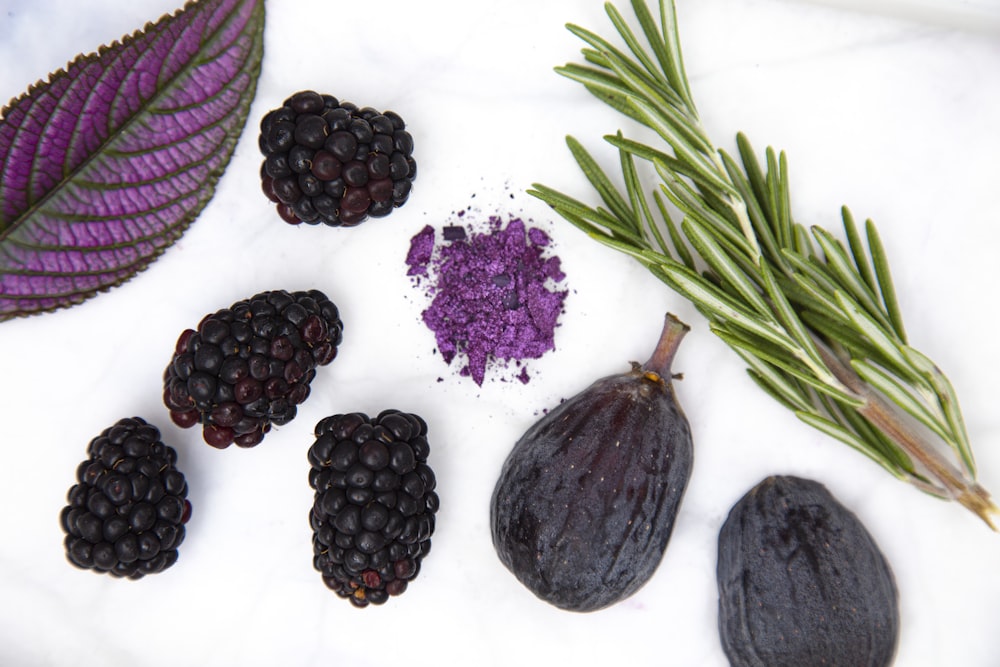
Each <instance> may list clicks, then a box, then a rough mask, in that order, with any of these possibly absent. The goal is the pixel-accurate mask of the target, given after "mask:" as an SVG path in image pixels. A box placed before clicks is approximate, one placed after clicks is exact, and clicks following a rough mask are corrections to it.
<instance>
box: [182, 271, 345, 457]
mask: <svg viewBox="0 0 1000 667" xmlns="http://www.w3.org/2000/svg"><path fill="white" fill-rule="evenodd" d="M342 333H343V323H342V322H341V321H340V314H339V312H338V310H337V307H336V306H335V305H334V304H333V302H332V301H330V299H328V298H327V296H326V295H325V294H323V293H322V292H320V291H319V290H310V291H308V292H286V291H285V290H276V291H271V292H261V293H260V294H257V295H256V296H253V297H251V298H250V299H245V300H243V301H237V302H236V303H234V304H233V305H232V306H230V307H229V308H224V309H222V310H219V311H218V312H216V313H213V314H211V315H206V316H205V317H204V318H203V319H202V321H201V323H200V324H199V325H198V328H197V330H195V329H188V330H186V331H184V332H183V333H182V334H181V335H180V338H179V339H178V340H177V345H176V347H175V349H174V355H173V357H172V358H171V360H170V364H169V365H168V366H167V368H166V370H165V371H164V373H163V402H164V404H165V405H166V406H167V409H168V410H169V411H170V417H171V419H172V420H173V421H174V423H175V424H177V425H178V426H181V427H183V428H188V427H191V426H194V425H195V424H201V425H202V436H203V437H204V439H205V442H207V443H208V444H210V445H212V446H213V447H219V448H225V447H228V446H229V445H231V444H233V443H235V444H236V445H238V446H240V447H253V446H255V445H257V444H259V443H260V442H261V440H263V438H264V434H265V433H267V432H268V431H269V430H270V429H271V425H272V424H277V425H279V426H280V425H282V424H287V423H288V422H289V421H291V420H292V419H293V418H294V417H295V414H296V412H297V406H298V405H299V404H300V403H302V402H303V401H304V400H305V399H306V398H307V397H308V396H309V384H310V383H311V382H312V380H313V378H314V377H315V375H316V368H317V367H319V366H325V365H326V364H328V363H330V362H331V361H333V359H334V357H335V356H336V354H337V346H338V345H340V342H341V336H342Z"/></svg>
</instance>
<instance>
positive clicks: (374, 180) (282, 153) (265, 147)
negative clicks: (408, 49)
mask: <svg viewBox="0 0 1000 667" xmlns="http://www.w3.org/2000/svg"><path fill="white" fill-rule="evenodd" d="M258 145H259V147H260V151H261V154H262V155H263V156H264V158H265V159H264V164H263V166H262V168H261V189H262V190H263V192H264V194H265V195H266V196H267V197H268V199H270V200H271V201H272V202H273V203H274V205H275V207H276V208H277V210H278V214H279V215H280V216H281V218H282V219H283V220H285V222H288V223H290V224H300V223H303V222H305V223H307V224H314V225H315V224H320V223H323V224H326V225H329V226H331V227H350V226H353V225H357V224H360V223H361V222H363V221H364V220H365V219H367V218H368V217H383V216H385V215H387V214H388V213H390V212H391V211H392V210H393V209H394V208H397V207H399V206H402V205H403V204H404V203H406V201H407V199H408V198H409V196H410V190H411V185H412V183H413V180H414V179H415V178H416V176H417V163H416V162H415V161H414V159H413V137H412V136H411V135H410V133H409V132H407V131H406V123H404V122H403V119H402V118H401V117H400V116H399V114H397V113H395V112H392V111H385V112H379V111H377V110H375V109H373V108H371V107H364V108H358V106H357V105H355V104H351V103H350V102H340V101H338V100H337V99H336V98H334V97H333V96H331V95H320V94H319V93H316V92H314V91H311V90H304V91H300V92H297V93H295V94H294V95H292V96H291V97H289V98H288V99H287V100H285V101H284V103H283V104H282V106H280V107H278V108H277V109H273V110H271V111H269V112H268V113H267V114H265V115H264V117H263V119H261V123H260V136H259V137H258ZM318 199H322V201H317V200H318ZM331 200H332V201H331Z"/></svg>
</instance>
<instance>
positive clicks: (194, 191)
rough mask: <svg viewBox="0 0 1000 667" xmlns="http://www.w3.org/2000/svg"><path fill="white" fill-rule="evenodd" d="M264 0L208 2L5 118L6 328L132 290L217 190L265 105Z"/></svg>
mask: <svg viewBox="0 0 1000 667" xmlns="http://www.w3.org/2000/svg"><path fill="white" fill-rule="evenodd" d="M263 31H264V0H194V1H192V2H189V3H188V4H187V5H185V7H184V8H183V9H182V10H180V11H178V12H177V13H175V14H173V15H170V16H164V17H163V18H161V19H160V20H159V21H158V22H157V23H155V24H147V25H146V27H145V28H143V29H142V30H140V31H137V32H135V33H134V34H132V35H130V36H128V37H125V38H123V39H122V40H121V42H116V43H114V44H112V45H111V46H108V47H101V48H100V49H99V51H98V52H97V53H93V54H90V55H87V56H79V57H77V58H76V60H74V61H73V62H72V63H70V64H69V65H68V66H67V67H66V69H65V70H60V71H58V72H55V73H53V74H51V75H50V76H49V80H48V81H47V82H45V83H42V82H39V83H37V84H35V85H34V86H32V87H30V88H29V89H28V91H27V92H26V93H24V94H23V95H21V96H20V97H18V98H16V99H14V100H12V101H11V102H10V104H9V105H8V106H7V107H5V108H4V109H3V110H2V111H0V321H3V320H6V319H10V318H13V317H17V316H21V315H29V314H32V313H38V312H43V311H48V310H53V309H56V308H60V307H64V306H70V305H73V304H75V303H79V302H80V301H83V300H84V299H87V298H89V297H92V296H94V295H95V294H97V293H98V292H100V291H104V290H107V289H109V288H110V287H113V286H115V285H118V284H120V283H122V282H124V281H125V280H128V279H129V278H131V277H132V276H133V275H135V274H136V273H137V272H138V271H141V270H143V269H145V268H146V267H147V266H148V265H149V264H150V263H151V262H152V261H153V260H154V259H155V258H156V257H157V256H158V255H159V254H160V253H162V252H163V251H164V250H166V248H167V247H169V246H170V245H171V244H172V243H173V242H174V241H176V240H177V239H178V238H179V237H180V235H181V234H182V233H183V232H184V230H185V229H186V228H187V227H188V225H189V224H190V223H191V222H192V221H193V220H194V219H195V218H196V217H197V216H198V214H199V213H200V212H201V210H202V209H203V208H204V207H205V205H206V204H207V203H208V201H209V200H210V199H211V198H212V195H213V194H214V193H215V185H216V183H217V182H218V180H219V178H220V177H221V176H222V173H223V171H224V170H225V168H226V165H227V164H228V163H229V159H230V158H231V157H232V154H233V149H234V148H235V146H236V142H237V140H238V138H239V135H240V133H241V132H242V130H243V126H244V125H245V123H246V119H247V114H248V112H249V109H250V103H251V101H252V100H253V96H254V93H255V91H256V86H257V77H258V75H259V74H260V64H261V57H262V55H263Z"/></svg>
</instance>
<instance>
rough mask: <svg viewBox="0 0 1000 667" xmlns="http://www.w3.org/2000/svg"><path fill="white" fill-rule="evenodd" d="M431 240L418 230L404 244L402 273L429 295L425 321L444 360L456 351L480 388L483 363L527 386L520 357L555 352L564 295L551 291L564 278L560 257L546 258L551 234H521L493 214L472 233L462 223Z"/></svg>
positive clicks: (517, 225) (513, 223)
mask: <svg viewBox="0 0 1000 667" xmlns="http://www.w3.org/2000/svg"><path fill="white" fill-rule="evenodd" d="M443 237H444V241H443V242H442V244H441V245H436V243H435V233H434V228H433V227H431V226H430V225H428V226H426V227H424V228H423V229H422V230H421V231H420V232H418V233H417V234H416V235H415V236H414V237H413V238H412V239H411V240H410V251H409V253H408V254H407V257H406V264H407V265H408V266H409V271H408V275H410V276H412V277H413V281H414V284H416V285H420V284H421V282H422V281H421V278H422V277H423V278H426V279H427V283H426V284H425V285H424V289H425V291H426V293H427V295H428V296H429V297H430V298H431V304H430V306H429V307H428V308H427V309H426V310H424V312H423V319H424V322H425V323H426V324H427V326H428V327H429V328H430V330H431V331H433V332H434V335H435V337H436V339H437V345H438V350H439V351H440V352H441V356H442V357H443V358H444V360H445V362H446V363H449V364H450V363H451V362H452V360H453V359H454V358H455V357H456V356H458V355H461V354H464V355H465V357H466V359H467V365H466V366H465V367H464V368H462V369H461V374H462V375H471V376H472V379H473V380H474V381H475V382H476V384H478V385H482V384H483V380H484V379H485V377H486V369H487V366H488V365H490V364H491V362H492V363H494V364H498V365H500V366H502V367H505V368H506V367H509V366H510V365H514V366H515V367H517V368H519V369H520V370H519V372H518V374H517V376H516V377H517V379H518V380H520V381H521V382H524V383H526V382H528V380H529V376H528V371H527V368H526V367H525V366H524V365H523V362H524V360H526V359H537V358H539V357H541V356H542V355H543V354H545V352H547V351H549V350H552V349H555V343H554V334H555V328H556V326H557V322H558V319H559V315H560V314H561V313H562V310H563V301H564V300H565V299H566V294H567V290H565V289H563V290H559V289H555V285H556V284H557V283H560V282H562V280H563V279H564V278H565V277H566V276H565V274H563V272H562V270H561V269H560V263H559V258H558V257H545V256H544V255H545V251H546V249H547V247H548V246H549V242H550V241H549V236H548V235H547V234H546V233H545V232H544V231H542V230H540V229H535V228H532V229H526V228H525V224H524V222H523V221H521V220H519V219H516V218H512V219H511V220H510V221H509V222H508V223H507V225H506V226H504V225H503V223H502V221H501V220H500V218H498V217H491V218H490V220H489V225H488V229H487V230H486V231H485V232H482V233H477V232H475V231H473V230H472V229H469V228H466V227H463V226H460V225H448V226H446V227H445V228H444V230H443Z"/></svg>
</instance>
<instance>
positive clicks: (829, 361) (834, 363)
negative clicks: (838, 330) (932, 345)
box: [816, 339, 1000, 530]
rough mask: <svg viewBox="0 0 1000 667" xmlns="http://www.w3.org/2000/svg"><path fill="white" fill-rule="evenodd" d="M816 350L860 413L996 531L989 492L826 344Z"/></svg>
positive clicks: (819, 344) (994, 509) (995, 510)
mask: <svg viewBox="0 0 1000 667" xmlns="http://www.w3.org/2000/svg"><path fill="white" fill-rule="evenodd" d="M816 349H817V350H818V351H819V354H820V357H821V358H822V359H823V362H824V363H825V364H826V365H827V367H828V368H829V369H830V372H832V373H833V374H834V376H836V377H837V379H838V380H839V381H840V382H841V383H842V384H843V385H844V386H846V387H847V388H848V389H849V390H850V391H852V392H854V393H855V394H856V395H857V396H858V397H859V398H860V399H861V400H863V401H864V404H863V405H861V406H860V407H858V408H857V412H858V414H860V415H861V416H862V417H864V418H865V419H867V420H868V421H869V422H870V423H871V424H872V425H873V426H874V427H875V428H877V429H878V430H879V431H881V432H882V433H883V434H885V436H886V437H888V438H889V439H890V440H892V442H894V443H895V444H896V445H898V446H899V448H900V449H902V450H903V451H904V452H906V453H907V454H908V455H909V456H910V457H912V458H913V459H914V460H915V461H916V462H917V463H919V464H920V466H921V467H922V468H923V470H924V471H926V473H927V474H929V475H930V476H931V477H932V478H933V479H935V480H937V482H939V483H940V485H941V490H942V491H944V492H945V493H946V494H947V495H948V496H949V497H950V498H952V499H954V500H957V501H958V502H959V503H960V504H961V505H963V506H964V507H966V508H968V509H970V510H972V511H973V512H974V513H975V514H976V515H977V516H978V517H979V518H980V519H982V520H983V521H984V522H985V523H986V525H988V526H989V527H990V528H992V529H993V530H997V526H996V525H995V524H994V523H993V521H992V515H995V514H1000V508H998V507H997V506H996V505H995V504H994V503H993V501H992V500H991V498H990V494H989V492H988V491H986V489H984V488H983V487H982V486H980V485H979V484H977V483H976V482H974V481H972V482H970V481H969V480H968V479H967V477H966V476H965V475H964V474H963V473H962V471H961V470H959V469H958V468H957V467H955V466H954V465H952V464H951V462H949V461H948V460H947V459H946V458H945V457H944V456H942V455H941V454H940V452H938V451H937V449H936V448H935V447H934V445H933V443H931V442H929V441H928V439H927V438H926V437H924V436H922V435H921V434H919V433H917V432H916V430H914V428H913V427H912V426H910V424H908V423H907V422H905V421H904V420H903V419H902V418H901V417H900V415H899V412H898V410H896V409H895V408H894V406H893V404H891V403H889V402H888V401H887V400H885V399H884V398H882V396H880V395H879V394H878V393H876V392H875V390H874V389H872V387H871V386H870V385H869V384H868V383H866V382H865V381H864V380H862V379H861V378H860V377H859V376H858V375H857V374H856V373H855V372H854V371H853V370H852V369H851V368H850V367H848V366H847V365H846V364H844V363H843V362H842V361H841V360H840V359H839V358H838V357H837V356H836V355H835V354H834V353H833V351H832V350H830V348H829V347H827V346H826V345H825V344H824V343H823V342H822V341H820V340H818V339H817V340H816Z"/></svg>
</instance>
